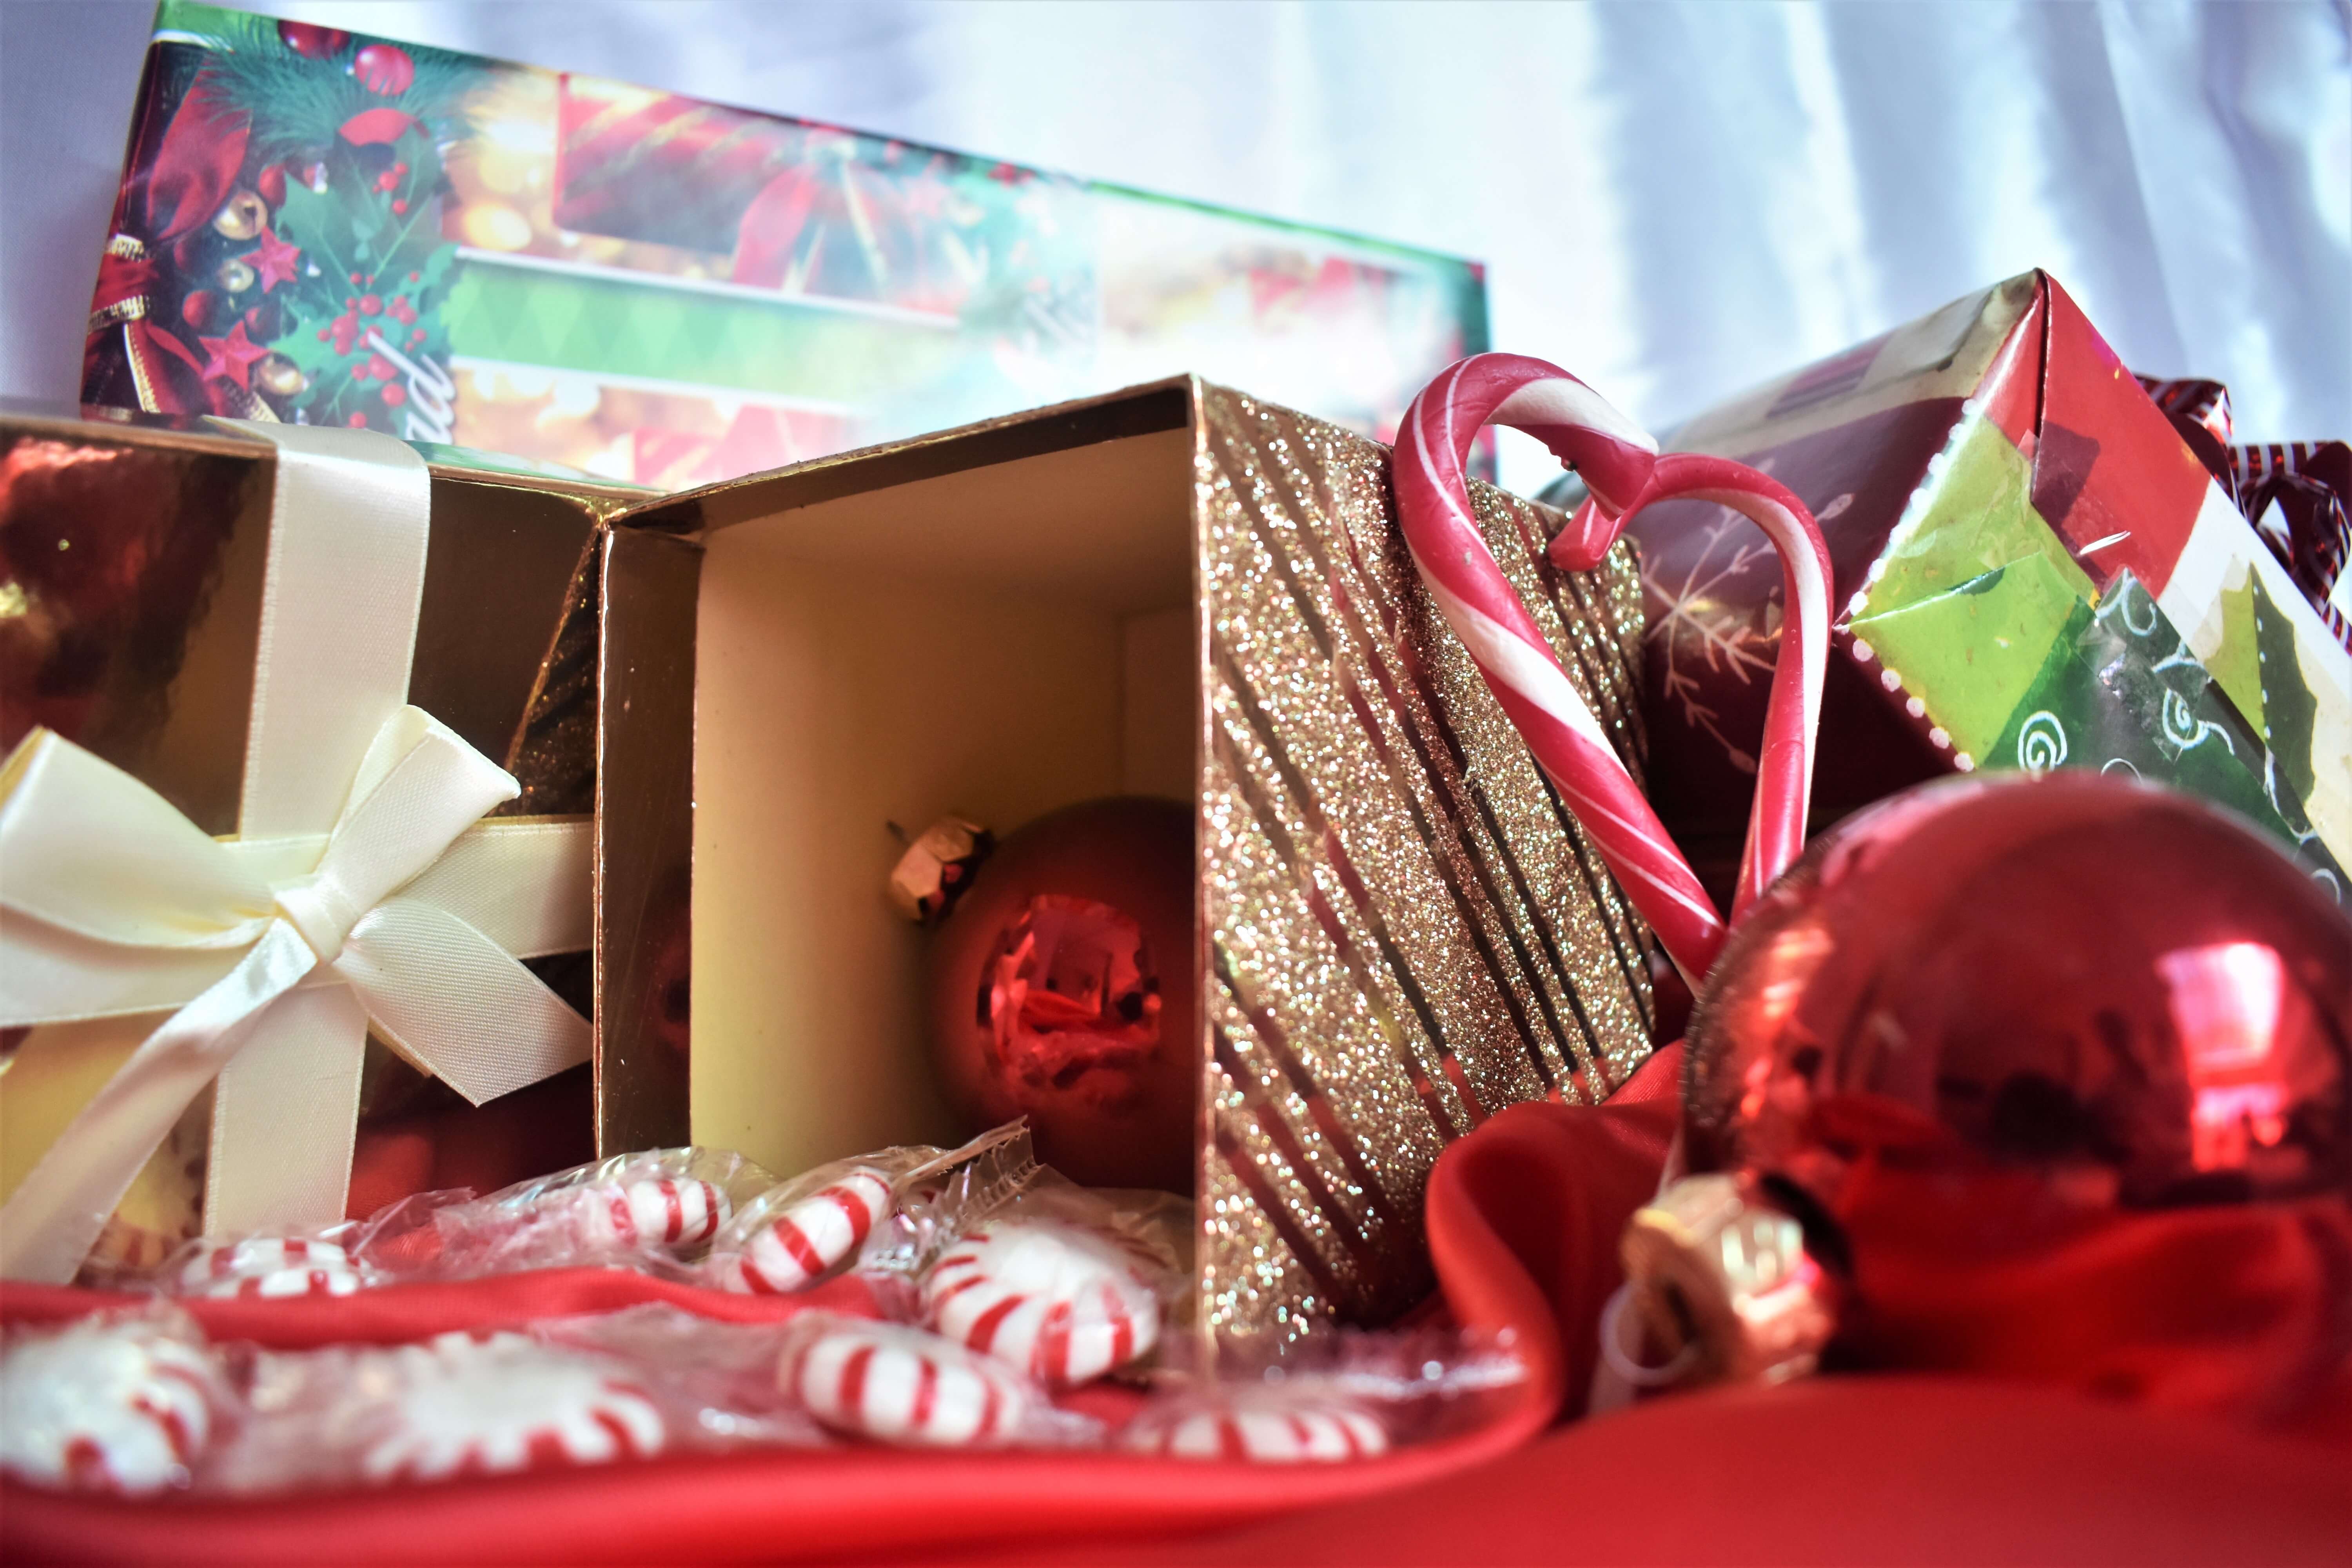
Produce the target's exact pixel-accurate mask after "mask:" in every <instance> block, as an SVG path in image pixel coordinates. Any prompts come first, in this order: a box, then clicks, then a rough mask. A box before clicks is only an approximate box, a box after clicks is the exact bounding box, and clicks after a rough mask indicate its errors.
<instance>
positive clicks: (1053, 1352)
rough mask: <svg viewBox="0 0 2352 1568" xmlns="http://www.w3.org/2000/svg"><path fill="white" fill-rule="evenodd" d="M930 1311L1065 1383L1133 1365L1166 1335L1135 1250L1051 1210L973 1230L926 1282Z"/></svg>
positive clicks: (955, 1333) (938, 1320)
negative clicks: (1055, 1215) (1060, 1217)
mask: <svg viewBox="0 0 2352 1568" xmlns="http://www.w3.org/2000/svg"><path fill="white" fill-rule="evenodd" d="M923 1316H924V1318H925V1319H926V1320H927V1321H929V1323H930V1325H931V1326H932V1327H933V1328H935V1329H937V1330H939V1331H940V1333H942V1334H945V1335H946V1336H947V1337H948V1338H950V1339H951V1340H954V1341H955V1342H958V1343H959V1344H962V1345H967V1346H969V1347H971V1349H973V1350H976V1351H980V1352H983V1353H985V1354H988V1355H992V1356H995V1357H997V1358H998V1359H999V1360H1001V1361H1007V1362H1010V1363H1013V1365H1014V1366H1017V1367H1019V1368H1021V1369H1022V1370H1023V1371H1024V1372H1026V1373H1029V1375H1030V1376H1032V1377H1034V1378H1037V1379H1039V1380H1040V1381H1041V1382H1044V1383H1046V1384H1052V1385H1053V1386H1055V1387H1056V1388H1066V1387H1068V1386H1070V1385H1072V1384H1081V1383H1087V1382H1090V1381H1092V1380H1093V1379H1095V1378H1097V1377H1100V1376H1101V1375H1102V1374H1103V1373H1107V1372H1110V1371H1113V1370H1115V1369H1117V1368H1118V1367H1122V1366H1125V1365H1126V1364H1127V1363H1129V1362H1131V1361H1133V1360H1135V1359H1136V1357H1138V1356H1140V1355H1143V1354H1145V1353H1146V1352H1149V1351H1150V1349H1151V1347H1152V1346H1153V1345H1154V1344H1156V1343H1158V1342H1159V1340H1160V1295H1159V1292H1158V1291H1157V1290H1155V1289H1152V1285H1151V1280H1150V1277H1149V1276H1148V1275H1147V1274H1146V1273H1145V1272H1144V1266H1143V1264H1142V1263H1141V1262H1140V1261H1139V1259H1138V1258H1137V1257H1136V1256H1135V1254H1133V1253H1132V1252H1130V1251H1129V1249H1128V1248H1127V1247H1125V1246H1124V1245H1123V1244H1122V1243H1121V1242H1120V1241H1119V1240H1118V1238H1117V1237H1111V1236H1107V1235H1104V1234H1103V1233H1102V1232H1100V1231H1097V1230H1092V1229H1089V1228H1088V1227H1087V1226H1081V1225H1073V1224H1071V1223H1070V1222H1068V1221H1066V1220H1058V1219H1048V1218H1045V1217H1043V1216H1034V1217H1029V1218H1019V1217H1015V1218H1007V1219H999V1220H995V1221H992V1222H991V1223H989V1224H987V1225H985V1226H982V1227H981V1228H980V1229H978V1230H974V1231H969V1232H967V1233H965V1235H964V1236H963V1237H961V1239H960V1240H958V1241H957V1243H956V1244H955V1246H954V1247H950V1249H949V1250H948V1253H947V1255H946V1256H945V1257H943V1258H940V1260H939V1262H938V1263H937V1264H936V1265H934V1266H933V1268H932V1269H931V1273H930V1277H929V1279H926V1280H925V1281H924V1282H923Z"/></svg>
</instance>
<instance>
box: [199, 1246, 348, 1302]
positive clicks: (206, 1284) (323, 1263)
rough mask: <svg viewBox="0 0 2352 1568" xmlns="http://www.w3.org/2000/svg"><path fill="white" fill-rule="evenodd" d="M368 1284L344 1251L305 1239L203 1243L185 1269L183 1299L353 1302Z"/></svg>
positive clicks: (337, 1247)
mask: <svg viewBox="0 0 2352 1568" xmlns="http://www.w3.org/2000/svg"><path fill="white" fill-rule="evenodd" d="M366 1283H367V1280H366V1279H365V1277H363V1276H362V1274H361V1273H360V1271H359V1268H358V1267H357V1266H356V1265H355V1264H353V1263H352V1259H351V1255H350V1254H349V1253H347V1252H345V1251H344V1250H343V1249H342V1248H341V1247H339V1246H337V1245H336V1244H335V1243H333V1242H331V1241H306V1240H304V1239H303V1238H301V1237H278V1236H257V1237H247V1239H245V1240H243V1241H205V1242H200V1243H198V1244H197V1248H196V1251H195V1253H194V1256H192V1257H191V1258H189V1259H188V1261H187V1262H186V1263H184V1264H183V1265H181V1268H180V1294H181V1295H183V1296H271V1297H275V1296H348V1295H350V1294H351V1293H352V1291H354V1290H357V1289H360V1288H361V1287H362V1286H363V1285H365V1284H366Z"/></svg>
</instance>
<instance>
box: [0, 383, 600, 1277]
mask: <svg viewBox="0 0 2352 1568" xmlns="http://www.w3.org/2000/svg"><path fill="white" fill-rule="evenodd" d="M268 434H269V435H270V436H271V438H272V439H276V440H278V441H279V445H280V447H281V448H282V450H281V463H280V471H279V475H278V501H277V506H276V509H275V515H274V517H273V521H272V537H271V550H270V565H269V570H268V582H267V585H266V587H265V592H264V611H263V620H262V631H263V635H262V647H261V653H260V667H259V668H257V673H256V680H255V694H254V710H253V713H252V715H251V720H250V731H249V734H248V745H247V775H246V792H245V805H244V809H243V813H242V826H244V827H245V828H246V830H247V833H246V836H245V837H240V838H239V839H237V840H233V841H221V840H215V839H214V838H211V837H207V836H206V835H205V833H204V832H203V831H202V830H201V829H199V828H198V827H196V826H195V825H194V823H191V822H189V821H188V820H187V819H186V818H185V817H184V816H181V815H180V813H179V812H178V811H176V810H175V809H173V807H172V806H171V805H169V804H168V803H167V802H165V801H164V800H163V798H162V797H161V796H160V795H156V794H155V793H154V792H153V791H152V790H151V789H149V788H148V787H147V786H146V785H145V784H141V783H140V782H139V781H138V780H137V779H135V778H133V777H131V775H130V774H128V773H123V772H122V771H121V770H120V769H118V768H115V767H113V766H112V765H111V764H110V763H105V762H103V761H101V760H100V759H99V758H97V757H95V756H93V755H92V754H90V753H89V752H86V751H84V750H82V749H81V748H80V747H79V746H76V745H74V744H72V743H71V742H67V741H64V740H61V739H59V738H58V737H57V736H55V735H52V734H48V733H46V732H37V733H36V734H34V735H33V736H31V737H28V738H27V739H26V742H25V743H24V744H23V745H22V746H20V747H19V748H18V750H17V752H16V754H15V755H14V756H13V757H11V758H10V759H9V761H8V763H7V764H6V766H5V770H0V1025H18V1024H31V1023H44V1024H47V1023H59V1022H67V1021H71V1020H75V1019H86V1018H96V1017H105V1016H118V1015H123V1014H132V1013H141V1012H152V1011H157V1010H160V1009H162V1008H164V1007H177V1008H178V1009H179V1010H178V1011H177V1012H176V1013H174V1014H173V1016H172V1017H171V1018H170V1019H169V1020H168V1021H167V1022H166V1023H164V1024H163V1026H161V1027H160V1028H158V1029H156V1030H155V1031H154V1032H152V1034H150V1035H149V1036H148V1037H147V1038H146V1039H145V1040H144V1041H143V1042H142V1043H141V1045H140V1046H139V1047H138V1048H137V1049H136V1050H135V1051H134V1052H133V1053H132V1054H131V1058H130V1059H129V1060H128V1061H126V1062H125V1063H124V1064H123V1066H122V1067H121V1068H120V1069H119V1070H118V1071H117V1072H116V1073H115V1075H114V1077H113V1078H112V1079H110V1081H109V1082H108V1083H107V1084H106V1086H105V1087H104V1088H103V1089H100V1092H99V1094H98V1095H97V1097H96V1098H95V1099H93V1100H91V1101H90V1102H89V1104H88V1105H87V1106H86V1107H85V1108H84V1109H83V1110H82V1111H81V1112H80V1114H79V1116H78V1117H77V1118H76V1119H75V1121H73V1122H72V1123H71V1124H70V1125H69V1126H68V1128H67V1129H66V1131H65V1132H64V1133H63V1134H62V1135H61V1136H60V1137H59V1138H58V1141H57V1142H56V1143H55V1144H54V1145H53V1146H52V1147H51V1148H50V1149H49V1151H48V1152H47V1154H45V1155H44V1156H43V1157H42V1159H41V1161H40V1162H39V1163H38V1164H37V1165H36V1166H35V1168H34V1169H33V1171H32V1172H31V1173H29V1174H28V1175H27V1176H26V1179H25V1181H24V1182H23V1183H22V1184H20V1185H19V1186H18V1187H17V1189H16V1192H15V1193H14V1194H11V1196H10V1197H9V1199H8V1202H7V1204H6V1205H5V1208H0V1275H5V1276H6V1277H8V1278H12V1279H47V1280H63V1279H70V1278H71V1277H72V1275H73V1273H74V1271H75V1269H76V1268H78V1267H79V1264H80V1260H81V1258H82V1257H83V1256H84V1255H85V1253H86V1252H87V1251H88V1249H89V1245H90V1243H91V1242H92V1241H93V1240H94V1239H95V1238H96V1237H97V1235H98V1233H99V1231H100V1228H101V1227H102V1226H104V1224H105V1221H106V1218H107V1216H108V1215H110V1213H111V1212H112V1211H113V1209H114V1206H115V1205H116V1204H117V1203H118V1202H119V1201H120V1200H121V1195H122V1194H123V1192H124V1190H125V1189H126V1188H127V1187H128V1186H129V1185H130V1183H131V1179H132V1178H133V1177H134V1176H135V1175H136V1174H137V1173H138V1171H139V1168H140V1166H141V1165H142V1163H144V1162H145V1161H146V1159H147V1157H148V1155H149V1154H150V1153H151V1152H152V1151H153V1150H154V1148H155V1147H156V1145H157V1144H158V1143H160V1142H162V1141H163V1138H164V1136H165V1135H166V1134H167V1133H168V1132H169V1131H170V1130H171V1128H172V1125H173V1122H175V1121H177V1120H178V1118H179V1117H180V1115H181V1114H182V1113H183V1112H184V1110H186V1108H187V1106H188V1105H189V1103H190V1102H191V1101H192V1100H194V1098H195V1097H196V1095H198V1094H199V1093H201V1092H202V1091H203V1089H204V1088H205V1085H206V1084H207V1083H212V1082H215V1079H218V1084H219V1091H218V1093H217V1094H216V1104H215V1122H214V1139H213V1142H214V1148H213V1162H212V1164H211V1167H210V1169H209V1171H208V1174H207V1182H206V1213H205V1218H206V1228H207V1229H208V1230H214V1231H221V1230H244V1229H255V1228H265V1227H270V1226H292V1225H299V1224H310V1223H318V1222H321V1221H327V1220H331V1219H334V1218H337V1217H340V1215H341V1208H342V1201H343V1193H344V1188H345V1186H346V1184H347V1183H348V1181H349V1176H350V1168H351V1153H352V1138H353V1127H354V1117H355V1113H356V1110H357V1093H358V1068H359V1061H360V1056H361V1052H362V1047H364V1044H365V1038H366V1034H367V1031H368V1027H369V1026H371V1025H373V1028H374V1031H375V1033H376V1034H377V1035H378V1036H379V1037H382V1038H383V1040H384V1042H385V1043H386V1044H387V1045H389V1046H391V1047H393V1048H394V1049H395V1050H398V1051H399V1052H401V1053H402V1054H403V1055H404V1056H406V1057H408V1058H410V1059H411V1060H412V1061H414V1062H415V1063H416V1064H417V1065H418V1066H420V1067H422V1068H425V1070H427V1071H430V1072H433V1073H435V1074H436V1075H437V1076H439V1077H441V1078H442V1079H445V1080H446V1081H447V1082H448V1083H449V1084H450V1085H451V1087H453V1088H455V1089H457V1091H458V1092H459V1093H461V1094H463V1095H464V1096H465V1097H466V1098H467V1099H468V1100H473V1101H474V1102H476V1103H479V1102H480V1101H482V1100H488V1099H491V1098H494V1097H495V1096H498V1095H500V1094H504V1093H507V1092H509V1091H510V1090H512V1089H520V1088H521V1087H523V1086H525V1085H527V1084H530V1083H533V1082H536V1081H538V1080H539V1079H542V1078H544V1077H546V1076H548V1075H549V1074H550V1073H552V1072H556V1071H559V1070H561V1069H562V1068H566V1067H569V1066H572V1065H573V1064H574V1063H577V1062H580V1061H582V1060H584V1059H586V1057H587V1055H588V1045H589V1039H588V1026H587V1025H586V1023H585V1022H584V1021H583V1020H582V1019H581V1018H580V1016H578V1015H577V1014H575V1013H573V1012H572V1010H571V1009H570V1008H569V1007H567V1006H565V1005H563V1003H562V1001H561V1000H560V999H559V998H557V997H556V996H555V995H554V994H553V993H552V992H551V991H549V990H548V989H547V987H546V986H544V985H543V984H541V983H540V982H539V980H538V979H537V978H536V977H535V976H533V975H532V974H531V973H530V972H529V971H528V970H526V969H524V968H523V967H522V966H521V965H520V963H517V962H516V958H515V955H516V954H518V953H520V954H525V955H529V954H532V953H538V952H562V951H567V950H572V949H577V948H580V947H584V946H586V945H588V942H587V938H588V921H589V900H588V897H587V894H588V877H589V866H588V857H589V846H590V840H591V829H590V826H589V825H588V824H587V823H584V822H530V821H514V822H494V823H479V824H478V818H480V817H481V816H482V815H483V813H485V812H487V811H488V810H489V809H491V808H492V807H493V806H496V805H499V804H501V803H502V802H505V801H508V800H511V799H513V798H514V797H515V795H517V794H518V793H519V792H518V788H517V785H516V784H515V782H514V780H513V778H512V777H510V776H509V774H508V773H506V772H505V771H504V770H503V769H500V768H499V767H498V766H497V765H496V764H495V763H491V762H490V761H489V759H488V758H486V757H484V756H483V755H481V753H479V752H476V751H475V750H474V749H473V748H472V747H471V746H469V745H467V743H466V742H464V741H463V740H461V739H460V738H459V737H458V736H457V735H456V734H455V733H454V732H452V731H449V730H448V729H447V728H446V726H444V725H442V724H441V723H439V722H438V721H436V720H434V719H433V718H432V717H431V716H430V715H428V714H426V713H425V712H424V711H423V710H419V709H415V708H412V707H409V706H407V705H406V704H405V703H404V701H402V700H401V698H402V696H403V695H404V690H405V688H406V684H407V678H408V658H409V650H410V647H411V646H412V645H413V642H414V639H415V613H416V604H417V590H419V589H421V586H422V578H423V566H424V543H425V529H426V521H427V510H426V508H427V505H428V503H427V501H426V500H425V487H424V485H423V482H422V481H423V475H424V470H423V465H422V463H421V462H420V461H418V460H417V459H416V458H415V455H414V453H412V452H410V451H409V450H408V448H406V447H402V446H400V445H399V444H398V443H396V442H391V441H389V440H386V439H384V438H382V437H375V438H373V439H371V438H367V437H364V436H363V435H362V433H333V434H332V435H329V436H326V438H323V439H322V438H321V437H322V434H323V433H320V432H312V431H287V432H286V436H288V437H293V438H292V439H290V440H289V439H286V438H283V437H280V435H279V432H278V431H277V430H271V431H268ZM353 574H358V575H357V576H354V575H353ZM338 595H340V598H339V597H338ZM337 604H341V605H342V608H343V612H344V613H342V614H341V615H338V614H335V613H332V612H333V611H334V607H335V605H337ZM387 696H388V697H389V700H388V701H387V700H386V698H387ZM371 715H373V719H372V722H371V725H370V728H368V729H367V730H365V731H362V730H360V729H359V728H358V721H362V720H370V718H371ZM330 792H331V793H330ZM320 816H325V817H326V818H327V820H325V821H323V822H321V821H318V820H317V819H318V818H319V817H320ZM257 819H258V820H259V821H260V822H263V823H267V824H268V826H269V827H270V828H275V829H276V830H277V831H275V832H274V833H268V829H265V830H264V832H265V834H267V836H257V835H256V833H255V831H254V830H255V828H256V826H257ZM313 823H316V828H318V829H323V830H324V831H317V830H315V829H313V830H309V831H306V830H305V829H311V827H312V824H313Z"/></svg>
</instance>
